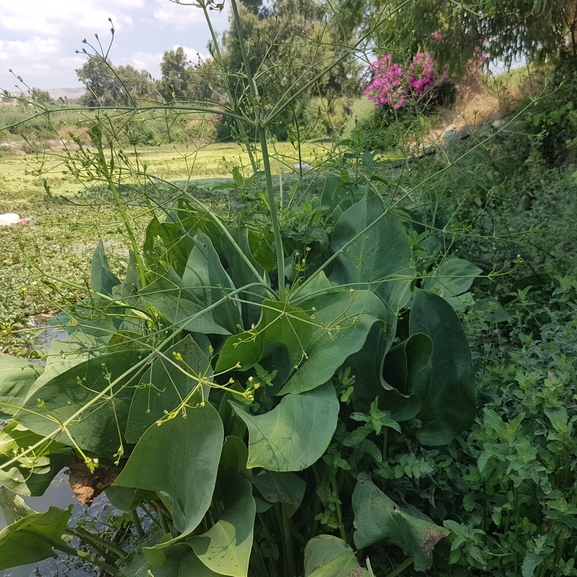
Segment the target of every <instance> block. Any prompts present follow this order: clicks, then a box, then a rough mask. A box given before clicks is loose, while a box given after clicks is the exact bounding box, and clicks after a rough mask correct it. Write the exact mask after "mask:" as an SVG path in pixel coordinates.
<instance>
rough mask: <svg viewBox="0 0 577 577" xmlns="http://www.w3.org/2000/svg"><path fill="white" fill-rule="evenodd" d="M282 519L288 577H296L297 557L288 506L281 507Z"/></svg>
mask: <svg viewBox="0 0 577 577" xmlns="http://www.w3.org/2000/svg"><path fill="white" fill-rule="evenodd" d="M280 509H281V511H280V514H281V518H282V537H283V542H284V551H283V557H284V560H285V563H286V573H285V574H286V576H287V577H296V567H295V555H294V548H293V539H292V527H291V521H290V517H289V516H288V513H287V511H286V505H283V504H281V505H280Z"/></svg>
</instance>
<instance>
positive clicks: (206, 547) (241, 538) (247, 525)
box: [187, 473, 256, 577]
mask: <svg viewBox="0 0 577 577" xmlns="http://www.w3.org/2000/svg"><path fill="white" fill-rule="evenodd" d="M217 493H218V494H217V495H215V498H216V499H217V500H218V501H221V502H222V503H223V505H224V511H223V513H222V514H221V515H220V518H219V520H218V521H217V522H216V523H215V524H214V525H213V526H212V527H211V528H210V529H209V530H208V531H207V532H206V533H203V534H202V535H198V536H194V537H192V538H190V539H188V540H187V543H189V544H190V546H191V547H192V549H193V550H194V552H195V553H196V555H197V556H198V558H199V559H200V560H201V561H202V562H203V563H204V564H205V565H206V566H207V567H208V568H209V569H211V570H212V571H214V572H215V573H218V574H220V575H231V576H232V577H246V575H247V573H248V562H249V558H250V553H251V550H252V540H253V529H254V519H255V515H256V506H255V503H254V499H253V497H252V486H251V484H250V482H249V481H247V480H246V479H243V478H242V477H241V476H240V475H239V474H238V473H224V474H223V475H221V477H220V478H219V488H218V491H217Z"/></svg>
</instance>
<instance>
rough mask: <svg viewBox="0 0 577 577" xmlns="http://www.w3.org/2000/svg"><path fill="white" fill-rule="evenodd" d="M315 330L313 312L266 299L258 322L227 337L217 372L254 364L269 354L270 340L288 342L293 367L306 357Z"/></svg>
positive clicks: (288, 351)
mask: <svg viewBox="0 0 577 577" xmlns="http://www.w3.org/2000/svg"><path fill="white" fill-rule="evenodd" d="M313 330H314V326H313V324H312V322H311V319H310V317H309V315H307V314H306V313H305V312H304V311H303V310H302V309H300V308H297V307H293V306H291V305H289V304H287V303H286V302H275V301H270V300H265V301H263V303H262V317H261V319H260V321H259V323H258V325H257V326H256V327H255V328H254V329H253V330H251V331H246V332H244V333H240V334H238V335H234V336H232V337H230V338H229V339H227V341H226V342H225V344H224V346H223V348H222V350H221V351H220V355H219V357H218V361H217V363H216V368H215V372H217V373H219V372H222V371H227V370H230V369H233V368H236V367H237V365H240V367H239V368H240V370H248V369H250V368H252V367H254V365H256V364H257V363H258V362H259V361H260V360H261V358H262V357H263V356H264V355H265V353H266V351H267V344H268V343H281V344H282V345H284V347H285V349H286V353H287V354H288V358H289V360H290V366H291V367H293V368H294V367H298V366H299V365H301V364H302V362H303V361H304V360H305V358H306V347H307V345H308V343H309V340H310V338H311V335H312V333H313ZM265 368H268V367H265Z"/></svg>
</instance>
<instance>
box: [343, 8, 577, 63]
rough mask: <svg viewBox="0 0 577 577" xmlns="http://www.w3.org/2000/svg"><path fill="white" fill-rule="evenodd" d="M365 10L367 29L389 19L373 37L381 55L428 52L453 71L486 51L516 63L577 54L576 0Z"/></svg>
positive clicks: (491, 55) (377, 50)
mask: <svg viewBox="0 0 577 577" xmlns="http://www.w3.org/2000/svg"><path fill="white" fill-rule="evenodd" d="M347 1H350V2H352V1H357V0H343V2H344V6H345V7H346V6H347ZM363 13H364V19H363V21H362V22H359V23H358V25H359V26H362V27H365V28H366V29H368V27H370V26H372V25H373V24H374V23H375V20H376V19H379V18H381V19H382V18H383V17H386V20H385V21H384V22H383V25H382V26H380V27H378V28H377V29H376V31H375V34H374V35H373V36H372V38H373V41H374V43H375V46H376V52H377V53H379V54H384V53H387V52H391V46H393V47H396V49H397V50H399V51H402V52H405V54H406V55H407V56H412V55H414V54H416V52H417V51H419V50H428V51H430V52H431V53H432V54H433V55H434V56H435V58H436V59H437V60H439V61H440V62H449V63H450V64H451V66H452V68H453V70H459V69H460V70H463V68H464V64H465V63H466V62H468V61H471V60H472V59H474V58H476V57H477V56H478V55H479V53H480V51H482V52H483V53H484V54H485V55H486V56H488V58H489V59H499V60H502V61H504V62H505V63H506V64H511V63H512V62H514V61H515V60H517V59H521V58H525V59H527V60H529V61H538V62H542V61H545V60H547V59H550V58H555V57H557V56H558V55H559V53H560V50H561V49H564V48H566V49H569V50H570V51H571V52H572V53H573V54H574V53H575V47H576V46H577V2H576V1H575V0H465V1H460V2H454V1H453V0H411V1H409V2H402V1H401V0H377V2H372V1H371V2H370V3H366V4H365V8H364V11H363Z"/></svg>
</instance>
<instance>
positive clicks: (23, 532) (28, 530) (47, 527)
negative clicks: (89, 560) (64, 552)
mask: <svg viewBox="0 0 577 577" xmlns="http://www.w3.org/2000/svg"><path fill="white" fill-rule="evenodd" d="M71 513H72V505H71V506H70V507H69V508H68V509H67V510H66V511H63V510H62V509H58V508H56V507H50V508H49V509H48V511H47V512H46V513H32V514H30V515H27V516H26V517H23V518H22V519H20V520H19V521H16V522H15V523H12V524H11V525H8V526H7V527H5V528H4V529H2V531H0V570H3V569H8V568H9V567H17V566H18V565H27V564H28V563H36V562H38V561H42V560H43V559H48V558H50V557H57V555H56V553H55V552H54V548H57V549H60V548H64V549H66V548H67V547H68V545H67V544H66V543H65V542H64V541H63V540H62V535H63V534H64V531H65V530H66V526H67V524H68V520H69V519H70V515H71Z"/></svg>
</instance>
